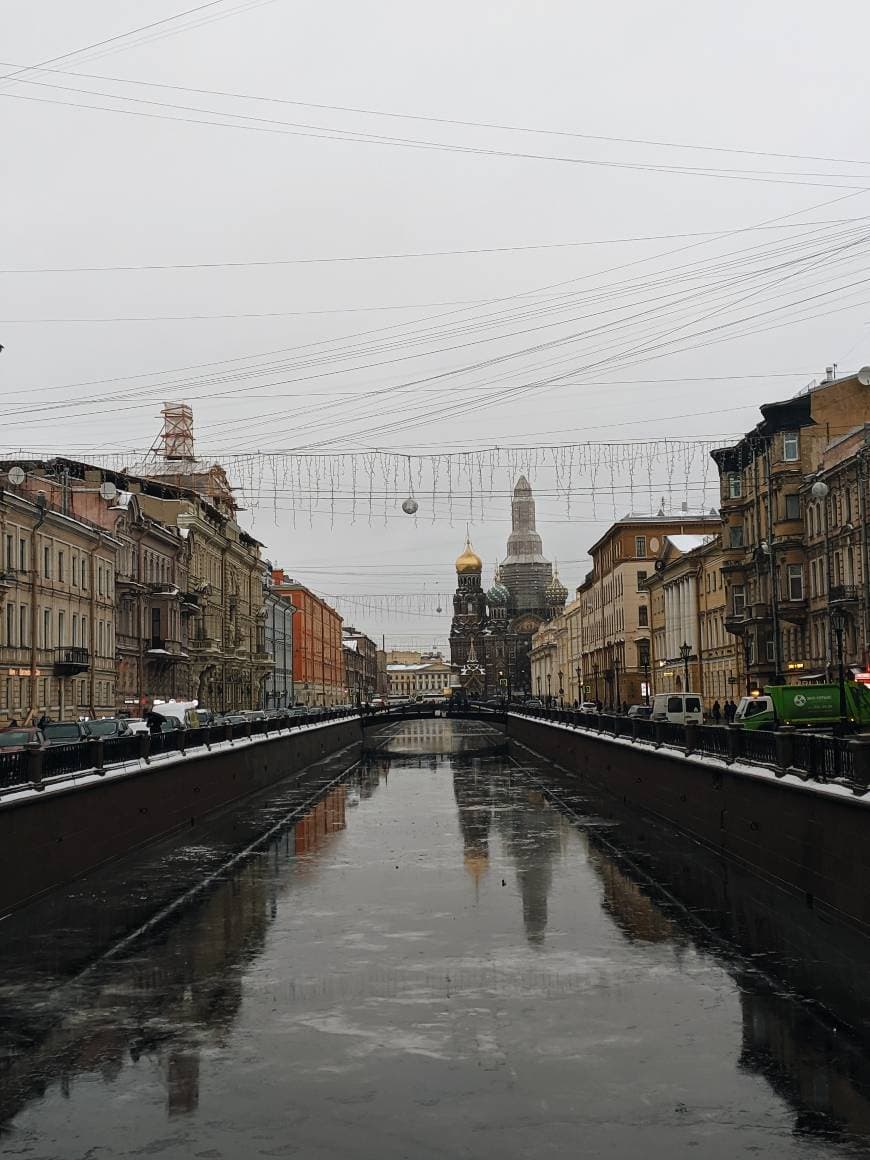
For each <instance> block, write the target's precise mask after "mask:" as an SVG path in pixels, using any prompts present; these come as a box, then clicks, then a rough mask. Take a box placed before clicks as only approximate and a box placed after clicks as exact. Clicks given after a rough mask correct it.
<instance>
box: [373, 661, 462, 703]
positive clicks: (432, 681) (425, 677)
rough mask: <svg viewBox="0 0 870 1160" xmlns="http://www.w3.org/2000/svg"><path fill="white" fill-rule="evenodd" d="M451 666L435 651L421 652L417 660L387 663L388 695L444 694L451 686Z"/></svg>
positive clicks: (412, 697) (411, 697) (429, 695)
mask: <svg viewBox="0 0 870 1160" xmlns="http://www.w3.org/2000/svg"><path fill="white" fill-rule="evenodd" d="M453 673H454V669H453V666H452V665H450V664H448V663H447V661H445V660H444V658H443V657H442V656H441V655H440V653H436V654H434V655H428V656H427V655H425V654H423V655H422V656H421V658H420V660H419V661H404V662H403V661H396V662H393V663H392V664H390V663H388V664H387V681H388V683H389V688H388V696H390V697H396V698H400V697H401V698H408V699H410V700H413V699H414V698H416V697H425V696H428V697H439V696H446V695H447V690H448V689H449V688H450V687H451V677H452V676H453Z"/></svg>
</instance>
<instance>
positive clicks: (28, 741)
mask: <svg viewBox="0 0 870 1160" xmlns="http://www.w3.org/2000/svg"><path fill="white" fill-rule="evenodd" d="M44 745H45V738H44V737H43V735H42V730H41V729H29V728H27V729H18V728H15V729H3V730H2V731H0V753H21V752H23V751H24V750H25V749H36V748H38V749H41V748H42V747H43V746H44Z"/></svg>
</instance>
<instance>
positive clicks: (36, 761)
mask: <svg viewBox="0 0 870 1160" xmlns="http://www.w3.org/2000/svg"><path fill="white" fill-rule="evenodd" d="M24 760H25V762H26V765H25V773H26V774H27V780H28V781H29V782H30V784H31V785H32V786H33V788H34V789H45V786H44V785H43V783H42V771H43V768H44V766H45V750H44V749H40V748H38V747H37V746H35V745H34V747H33V748H32V749H31V748H30V747H28V748H27V749H26V750H25V752H24Z"/></svg>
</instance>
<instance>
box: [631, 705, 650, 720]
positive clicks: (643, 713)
mask: <svg viewBox="0 0 870 1160" xmlns="http://www.w3.org/2000/svg"><path fill="white" fill-rule="evenodd" d="M628 715H629V717H643V718H644V719H647V718H649V717H652V705H631V706H629V710H628Z"/></svg>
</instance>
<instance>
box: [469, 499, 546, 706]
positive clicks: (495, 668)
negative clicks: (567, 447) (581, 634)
mask: <svg viewBox="0 0 870 1160" xmlns="http://www.w3.org/2000/svg"><path fill="white" fill-rule="evenodd" d="M511 525H512V527H511V534H510V536H509V537H508V542H507V555H506V556H505V559H504V560H503V561H502V562H501V563H500V564H499V565H498V566H497V568H496V574H495V579H494V581H493V583H492V585H491V586H490V587H489V588H488V589H486V590H484V587H483V561H482V560H481V558H480V556H478V555H477V553H476V552H475V551H474V549H473V548H472V546H471V542H470V541H469V539H468V538H467V537H466V541H465V549H464V551H463V552H462V554H461V555H460V556H459V558H458V559H457V561H456V592H455V594H454V597H453V622H452V624H451V627H450V660H451V662H452V664H453V665H454V666H455V667H456V669H457V670H458V672H459V679H460V682H461V685H462V688H463V689H464V690H465V691H466V692H467V693H468V695H469V696H483V697H496V696H508V695H511V696H517V695H531V691H532V675H531V660H530V653H531V647H532V637H533V636H534V634H535V633H536V632H537V630H538V629H539V628H540V627H541V625H542V624H544V623H545V622H546V621H547V620H550V619H551V618H552V617H553V616H554V615H556V614H557V613H558V612H560V611H561V610H562V608H564V606H565V600H566V599H567V596H568V591H567V589H566V588H565V586H564V585H563V584H562V583H561V582H560V580H559V577H558V574H554V572H553V566H552V564H551V563H550V561H549V560H546V559H545V558H544V555H543V544H542V542H541V537H540V535H539V534H538V531H537V529H536V527H535V500H534V496H533V494H532V489H531V486H530V485H529V481H528V480H527V479H526V478H525V476H521V477H520V479H519V480H517V484H516V486H515V488H514V492H513V498H512V501H511Z"/></svg>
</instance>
